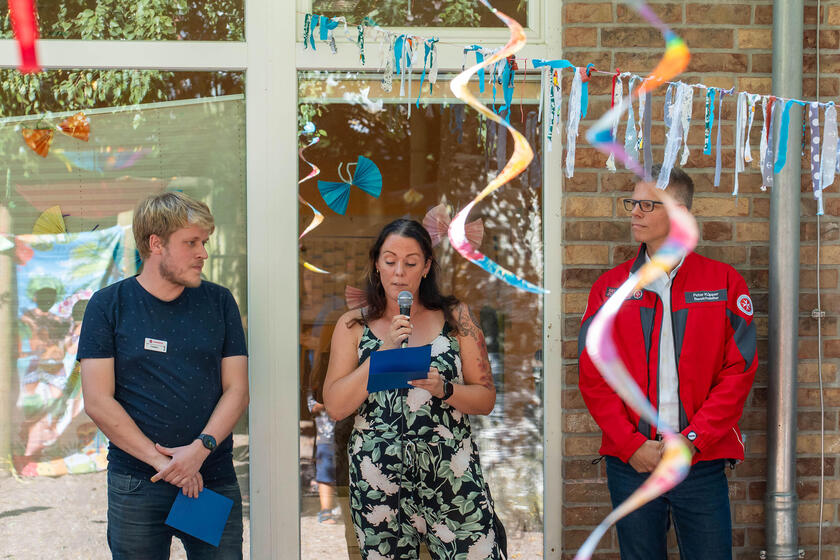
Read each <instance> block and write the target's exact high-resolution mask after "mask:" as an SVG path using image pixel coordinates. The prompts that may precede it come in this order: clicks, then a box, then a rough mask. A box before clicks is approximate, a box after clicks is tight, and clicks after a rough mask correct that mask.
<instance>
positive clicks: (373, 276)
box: [348, 218, 458, 330]
mask: <svg viewBox="0 0 840 560" xmlns="http://www.w3.org/2000/svg"><path fill="white" fill-rule="evenodd" d="M389 235H399V236H401V237H408V238H410V239H414V240H415V241H417V243H418V244H419V245H420V249H421V250H422V251H423V258H424V259H425V260H427V261H431V266H429V272H428V274H426V277H425V278H423V279H422V280H420V290H419V294H418V298H419V300H420V303H421V304H423V307H425V308H426V309H435V310H437V309H439V310H441V311H443V318H444V320H445V321H446V322H447V323H449V326H450V327H452V328H454V329H455V330H458V323H457V322H456V321H455V316H454V314H453V310H454V308H455V306H456V305H458V298H456V297H455V296H445V295H443V294H441V293H440V288H438V284H437V277H438V272H439V270H440V267H439V266H438V263H437V259H435V254H434V252H433V251H432V238H431V237H430V236H429V232H428V231H426V228H424V227H423V224H421V223H420V222H418V221H417V220H409V219H405V218H400V219H398V220H394V221H393V222H391V223H390V224H387V225H386V226H385V227H383V228H382V231H380V232H379V236H378V237H377V238H376V241H374V243H373V246H372V247H371V248H370V252H369V254H368V257H369V259H368V267H367V272H366V273H365V279H364V287H363V288H362V290H363V291H364V292H365V295H366V297H367V307H366V308H365V309H364V310H363V313H362V317H359V318H355V319H352V320H351V321H350V323H349V325H353V324H360V325H363V324H365V323H366V322H367V321H371V320H374V319H379V318H380V317H382V315H383V314H384V313H385V306H386V301H385V289H384V288H383V287H382V281H381V280H380V279H379V273H378V272H377V271H376V261H377V260H379V252H380V251H381V250H382V245H383V244H384V243H385V240H386V239H387V238H388V236H389ZM349 325H348V326H349Z"/></svg>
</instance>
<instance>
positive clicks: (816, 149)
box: [808, 101, 824, 216]
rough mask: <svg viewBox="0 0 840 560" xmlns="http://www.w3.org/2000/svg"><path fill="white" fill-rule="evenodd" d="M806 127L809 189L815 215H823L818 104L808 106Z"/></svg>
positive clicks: (813, 103)
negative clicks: (815, 201)
mask: <svg viewBox="0 0 840 560" xmlns="http://www.w3.org/2000/svg"><path fill="white" fill-rule="evenodd" d="M808 125H809V129H810V132H811V158H810V159H811V188H812V189H813V191H814V198H816V199H817V215H818V216H822V215H823V212H824V210H823V197H822V188H821V186H820V180H821V179H822V176H821V173H820V104H819V103H817V102H816V101H814V102H812V103H809V104H808Z"/></svg>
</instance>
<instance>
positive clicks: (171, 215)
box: [131, 192, 216, 260]
mask: <svg viewBox="0 0 840 560" xmlns="http://www.w3.org/2000/svg"><path fill="white" fill-rule="evenodd" d="M188 226H200V227H202V228H204V229H206V230H207V231H209V232H210V233H213V230H214V229H215V227H216V226H215V224H214V222H213V214H211V213H210V208H208V207H207V205H206V204H204V203H203V202H200V201H198V200H194V199H192V198H190V197H188V196H187V195H185V194H183V193H180V192H165V193H159V194H155V195H152V196H150V197H148V198H146V199H145V200H143V201H141V202H140V203H139V204H138V205H137V207H136V208H135V209H134V220H133V222H132V227H131V229H132V231H133V232H134V242H135V243H136V244H137V250H138V251H139V252H140V258H142V259H143V260H146V259H147V258H148V257H149V255H150V254H151V252H152V250H151V247H150V246H149V238H150V237H151V236H152V235H157V236H158V237H160V238H161V239H162V240H163V242H164V244H166V243H168V242H169V236H170V235H172V234H173V233H175V232H176V231H178V230H179V229H181V228H183V227H188Z"/></svg>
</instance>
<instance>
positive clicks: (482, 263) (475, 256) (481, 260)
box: [449, 0, 546, 294]
mask: <svg viewBox="0 0 840 560" xmlns="http://www.w3.org/2000/svg"><path fill="white" fill-rule="evenodd" d="M480 1H481V3H482V4H484V6H486V7H487V8H488V9H489V10H491V11H492V12H493V14H495V15H496V17H498V18H499V19H501V20H502V21H503V22H504V23H505V24H506V25H507V26H508V28H509V29H510V40H509V41H508V43H507V44H506V45H505V46H504V47H502V49H501V50H500V51H498V52H497V53H495V54H493V55H492V56H491V57H489V58H488V59H486V60H484V61H483V62H481V63H479V64H476V65H475V66H473V67H472V68H469V69H467V70H465V71H463V72H461V73H460V74H458V75H457V76H456V77H455V78H454V79H453V80H452V82H450V84H449V87H450V89H451V90H452V93H453V94H455V96H456V97H457V98H458V99H460V100H462V101H464V103H466V104H468V105H470V106H471V107H473V108H474V109H475V110H477V111H478V112H479V113H481V114H482V115H484V116H485V117H487V118H488V119H490V120H492V121H494V122H496V123H500V124H502V125H503V126H504V127H505V128H507V129H508V131H510V133H511V135H512V136H513V141H514V149H513V155H512V156H511V158H510V160H509V161H508V162H507V165H505V167H504V169H502V170H501V171H500V172H499V174H498V175H497V176H496V178H495V179H493V180H492V181H491V182H490V183H489V184H488V185H487V186H486V187H484V189H483V190H482V191H481V192H480V193H478V196H476V197H475V198H474V199H473V200H472V201H471V202H470V203H469V204H467V205H466V206H465V207H464V208H463V209H462V210H461V211H460V212H458V214H456V216H455V218H454V219H453V220H452V223H451V224H450V226H449V242H450V243H451V244H452V247H454V248H455V250H456V251H458V253H459V254H460V255H461V256H463V257H464V258H465V259H467V260H468V261H470V262H472V263H473V264H475V265H477V266H478V267H480V268H482V269H483V270H485V271H487V272H489V273H490V274H492V275H493V276H496V277H497V278H499V279H501V280H503V281H504V282H506V283H508V284H510V285H511V286H513V287H515V288H517V289H520V290H525V291H528V292H533V293H538V294H541V293H546V290H544V289H543V288H541V287H539V286H537V285H535V284H532V283H531V282H528V281H527V280H524V279H522V278H520V277H518V276H516V275H515V274H514V273H513V272H511V271H509V270H507V269H505V268H504V267H502V266H501V265H499V264H498V263H496V262H494V261H493V260H492V259H490V258H489V257H487V256H486V255H484V254H483V253H481V251H479V250H478V249H476V248H475V247H473V246H472V245H471V244H470V242H469V240H468V239H467V237H466V231H465V225H466V220H467V216H469V213H470V210H472V208H473V206H475V205H476V204H477V203H479V202H480V201H481V200H483V199H484V198H485V197H486V196H488V195H489V194H491V193H492V192H494V191H496V190H497V189H499V188H500V187H502V186H503V185H505V184H506V183H508V182H509V181H511V180H512V179H513V178H514V177H516V176H517V175H519V174H520V173H522V171H524V170H525V168H527V167H528V164H529V163H530V162H531V160H532V159H533V158H534V152H533V151H532V150H531V146H529V145H528V142H527V140H525V137H524V136H522V134H521V133H520V132H519V131H518V130H516V129H515V128H513V126H511V125H510V123H508V122H506V121H504V120H503V119H502V118H501V117H499V115H497V114H496V113H494V112H493V111H491V110H490V109H489V108H488V107H487V106H485V105H484V104H482V103H481V102H480V101H478V99H476V98H475V96H474V95H473V94H472V93H471V92H470V90H469V88H468V86H467V84H468V82H469V79H470V77H471V76H472V75H473V74H475V73H476V72H478V70H479V69H481V68H486V67H488V66H490V65H491V64H495V63H496V62H498V61H500V60H504V59H506V58H507V57H508V56H510V55H511V54H514V53H516V52H517V51H519V50H520V49H521V48H522V47H524V46H525V42H526V38H525V32H524V31H523V29H522V26H521V25H519V23H517V22H516V21H515V20H514V19H513V18H511V17H509V16H507V15H505V14H503V13H502V12H500V11H498V10H497V9H495V8H494V7H493V6H491V5H490V3H489V2H488V1H487V0H480Z"/></svg>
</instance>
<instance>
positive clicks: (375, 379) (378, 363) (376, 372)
mask: <svg viewBox="0 0 840 560" xmlns="http://www.w3.org/2000/svg"><path fill="white" fill-rule="evenodd" d="M431 364H432V345H431V344H427V345H426V346H413V347H410V348H395V349H393V350H380V351H378V352H373V353H372V354H371V355H370V372H369V373H368V384H367V390H368V393H373V392H376V391H384V390H386V389H403V388H406V387H411V385H409V384H408V382H409V381H412V380H414V379H425V378H426V376H427V375H428V373H429V366H430V365H431Z"/></svg>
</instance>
